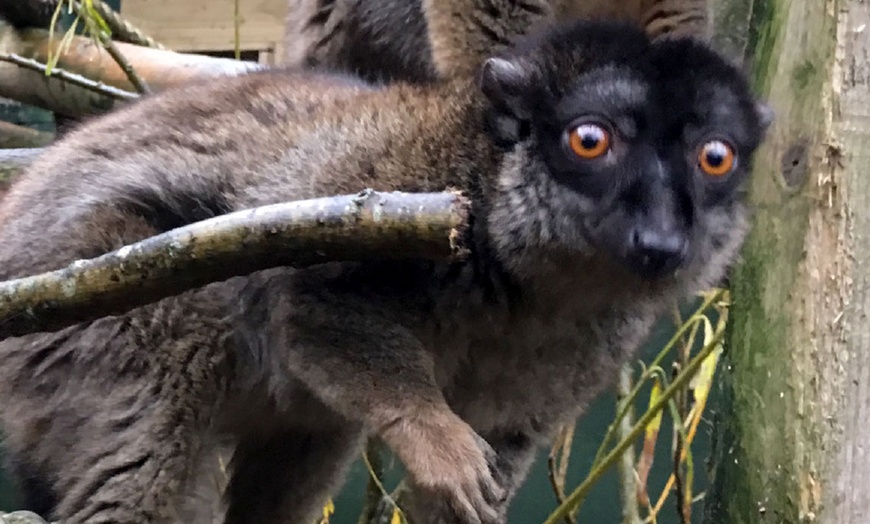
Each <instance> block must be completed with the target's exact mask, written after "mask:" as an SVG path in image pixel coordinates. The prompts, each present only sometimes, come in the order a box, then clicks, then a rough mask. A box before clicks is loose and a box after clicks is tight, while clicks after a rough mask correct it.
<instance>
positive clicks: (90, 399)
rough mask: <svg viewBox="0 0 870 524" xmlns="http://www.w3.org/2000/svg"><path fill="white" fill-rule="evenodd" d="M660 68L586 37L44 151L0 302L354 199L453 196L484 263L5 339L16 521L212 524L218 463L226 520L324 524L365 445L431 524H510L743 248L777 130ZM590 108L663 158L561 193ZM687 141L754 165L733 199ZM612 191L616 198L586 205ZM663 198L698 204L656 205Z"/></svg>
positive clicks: (3, 216) (19, 201)
mask: <svg viewBox="0 0 870 524" xmlns="http://www.w3.org/2000/svg"><path fill="white" fill-rule="evenodd" d="M667 45H671V44H661V43H660V44H655V45H652V44H650V43H649V42H648V41H647V39H646V38H645V37H644V36H643V35H642V33H639V32H635V31H634V30H632V29H631V28H629V27H623V26H610V25H606V24H605V25H600V26H599V25H592V24H581V25H578V26H576V27H575V26H572V27H568V28H561V29H551V30H548V31H547V32H546V33H544V34H543V35H541V36H540V37H538V38H537V39H533V40H531V41H530V42H528V43H526V44H523V46H522V47H521V48H519V49H517V50H515V51H512V52H511V53H508V54H507V55H505V57H504V58H500V59H495V60H491V61H488V62H487V66H486V67H485V68H484V69H483V74H482V76H481V78H480V80H478V79H476V78H457V79H455V80H452V81H450V82H444V83H439V84H437V85H432V86H412V85H405V84H396V85H393V86H390V87H388V88H382V89H377V88H373V87H371V86H369V85H365V84H363V83H361V82H360V81H358V80H354V79H353V78H349V77H340V76H324V75H318V74H315V73H302V72H297V73H280V72H261V73H254V74H249V75H245V76H240V77H234V78H227V79H226V80H225V81H223V82H220V83H217V82H208V81H204V82H200V83H197V84H194V85H189V86H186V87H183V88H178V89H173V90H170V91H166V92H164V93H160V94H157V95H154V96H152V97H148V98H145V99H144V100H142V101H140V102H138V103H136V104H134V105H132V106H130V107H128V108H125V109H122V110H119V111H117V112H115V113H112V114H109V115H106V116H104V117H101V118H98V119H95V120H93V121H91V122H89V123H87V124H85V125H83V126H82V127H81V128H79V129H77V130H75V131H73V132H71V133H70V134H69V135H68V136H67V137H66V138H65V139H64V140H61V141H60V142H58V143H57V144H55V145H53V146H51V147H50V148H49V149H48V150H47V151H46V153H45V154H44V155H43V156H42V157H41V158H40V159H39V160H38V161H37V162H35V163H34V164H33V165H32V167H31V168H30V169H29V170H28V172H27V174H26V175H25V176H24V177H23V179H22V180H21V181H20V182H18V183H17V184H16V185H15V186H14V187H13V188H12V190H11V191H10V193H9V195H8V196H7V198H6V200H5V201H4V202H3V203H2V206H0V278H2V279H6V278H12V277H16V276H21V275H25V274H31V273H35V272H39V271H45V270H49V269H54V268H56V267H59V266H62V265H64V264H67V263H69V262H71V261H73V260H75V259H77V258H82V257H93V256H96V255H98V254H101V253H104V252H106V251H108V250H111V249H116V248H118V247H120V246H122V245H124V244H127V243H130V242H133V241H135V240H138V239H141V238H143V237H146V236H149V235H152V234H154V233H157V232H159V231H164V230H167V229H170V228H173V227H177V226H179V225H182V224H186V223H189V222H191V221H194V220H198V219H202V218H205V217H207V216H211V215H216V214H221V213H225V212H228V211H232V210H238V209H244V208H249V207H252V206H257V205H263V204H268V203H275V202H280V201H286V200H295V199H303V198H308V197H315V196H323V195H330V194H337V193H352V192H356V191H358V190H360V189H362V188H364V187H372V188H375V189H378V190H383V191H389V190H404V191H438V190H442V189H444V188H446V187H448V186H454V187H461V188H464V189H466V190H467V191H468V192H469V194H470V195H471V197H472V199H473V202H474V225H473V234H472V237H471V241H472V246H473V249H472V256H471V257H470V259H469V260H467V261H465V262H463V263H458V264H450V265H448V264H433V263H423V262H419V261H413V260H409V261H406V262H395V263H389V264H386V263H330V264H323V265H319V266H315V267H311V268H308V269H304V270H296V269H293V268H277V269H273V270H269V271H262V272H259V273H255V274H253V275H250V276H248V277H244V278H235V279H231V280H229V281H227V282H223V283H216V284H213V285H210V286H207V287H204V288H202V289H199V290H195V291H191V292H188V293H185V294H183V295H180V296H178V297H174V298H170V299H166V300H163V301H161V302H158V303H156V304H152V305H149V306H147V307H143V308H139V309H137V310H134V311H132V312H130V313H127V314H125V315H121V316H118V317H110V318H105V319H101V320H99V321H96V322H93V323H90V324H85V325H79V326H74V327H71V328H68V329H65V330H63V331H61V332H58V333H51V334H47V333H46V334H34V335H30V336H26V337H20V338H15V339H8V340H5V341H2V342H0V422H2V426H3V430H4V431H5V433H6V435H7V436H8V440H7V445H8V449H9V451H10V455H11V459H12V464H13V466H14V469H15V470H16V472H17V473H18V474H19V479H20V482H21V484H22V486H23V488H24V490H25V492H26V494H27V495H28V497H29V498H28V500H29V501H32V503H33V504H41V505H42V507H44V508H47V509H51V510H52V516H53V517H55V518H61V519H63V520H64V521H65V522H67V523H68V524H77V523H83V522H115V523H134V522H135V523H167V522H179V521H184V522H198V521H208V520H210V519H211V518H213V514H214V512H215V511H220V510H216V509H215V508H214V507H211V504H210V503H203V502H201V501H202V500H208V499H200V498H199V497H200V494H201V493H206V494H205V495H202V496H205V497H208V489H206V488H207V486H205V487H204V482H205V481H204V479H203V476H202V475H203V473H204V472H205V473H208V471H209V469H210V468H209V464H212V465H214V464H216V463H217V461H216V458H215V454H216V453H217V452H218V451H220V450H222V449H228V450H232V451H233V455H232V457H233V458H232V463H231V467H230V480H229V484H228V487H227V492H226V497H227V498H226V500H227V502H228V508H227V510H226V515H227V516H226V522H228V523H229V524H238V523H243V522H251V523H254V522H256V523H264V524H268V523H273V522H274V523H278V522H309V521H310V520H311V519H313V517H314V516H315V515H316V514H317V511H318V508H319V506H320V505H321V504H322V503H323V502H324V500H325V498H326V496H327V495H328V494H329V493H331V492H333V491H334V490H335V489H336V487H337V486H338V485H339V484H340V482H341V480H342V479H343V476H344V473H345V471H346V470H347V467H348V465H349V463H350V461H351V460H352V459H353V457H354V456H355V455H356V453H357V451H358V445H359V443H360V441H361V439H363V438H364V437H365V436H366V435H369V434H375V435H378V436H380V437H381V438H382V439H383V440H384V441H385V442H386V443H387V444H388V445H389V446H390V447H391V449H392V450H393V451H394V452H395V453H396V454H397V455H398V456H399V458H400V459H401V460H402V461H403V462H404V464H405V465H406V467H407V469H408V471H409V473H410V476H411V479H412V480H413V482H414V484H415V485H416V486H417V488H418V489H419V490H420V493H424V494H425V495H426V497H425V499H424V500H423V501H422V502H420V505H419V506H417V507H416V508H412V509H411V514H412V516H414V517H416V521H417V522H421V523H430V524H435V523H446V522H461V523H463V524H466V523H483V524H491V523H495V522H502V521H503V520H504V514H505V512H506V507H507V504H508V502H509V501H510V499H511V497H512V496H513V494H514V493H515V492H516V490H517V488H518V487H519V485H520V484H521V482H522V480H523V478H524V476H525V474H526V471H527V469H528V466H529V464H530V463H531V460H532V456H533V453H534V450H535V448H536V446H538V445H540V444H542V443H543V442H546V440H547V439H548V438H549V437H550V436H551V434H552V432H553V430H554V429H555V428H556V427H558V425H559V424H561V423H564V422H566V421H571V420H573V419H574V418H575V417H576V416H577V415H578V414H579V413H580V412H581V411H582V410H583V409H584V407H585V406H586V405H587V403H588V402H589V401H590V400H591V399H592V398H594V397H595V396H596V395H597V394H598V393H599V392H600V391H601V390H602V389H603V388H604V387H606V386H607V385H608V384H609V383H610V382H611V380H612V378H613V376H614V375H615V372H616V370H617V369H618V367H619V366H620V365H621V364H622V363H624V362H625V361H626V359H628V358H630V357H631V355H632V354H633V352H634V351H635V349H636V348H637V347H638V345H639V344H640V343H641V342H642V341H643V340H644V338H645V337H646V336H647V334H648V332H649V330H650V328H651V326H652V325H653V323H654V321H655V320H656V318H657V316H658V315H659V314H660V313H661V312H662V311H663V310H665V309H666V308H667V307H668V306H669V305H670V304H671V303H672V301H674V300H678V299H681V298H683V297H686V296H688V295H690V294H691V293H693V292H695V291H697V290H699V289H702V288H704V287H706V286H708V285H710V284H712V283H714V282H716V281H718V279H719V278H721V276H722V275H723V274H724V272H725V270H726V268H727V266H728V264H729V263H730V262H731V261H732V260H733V258H734V257H735V255H736V252H737V249H738V247H739V245H740V243H741V241H742V239H743V236H744V233H745V229H746V211H745V209H744V207H743V204H742V202H741V198H740V193H739V186H740V180H742V178H743V177H745V174H746V166H747V165H748V163H749V159H750V157H751V154H752V152H753V150H754V149H755V147H756V146H757V144H758V141H759V140H760V139H761V134H762V133H763V122H762V121H761V118H760V116H759V114H758V113H757V112H756V106H755V103H754V101H753V100H752V97H751V96H750V94H749V92H748V89H747V87H746V84H745V82H744V81H743V80H742V79H741V77H740V75H739V73H737V71H735V70H733V69H732V68H730V67H727V66H726V65H724V64H723V63H722V62H721V61H720V60H719V59H718V58H717V57H716V56H715V55H713V54H712V53H711V52H709V51H706V50H703V49H702V48H700V47H697V46H696V45H694V44H691V43H688V42H681V43H674V44H673V45H674V46H676V47H674V48H668V47H666V46H667ZM481 87H482V88H483V89H482V91H481ZM588 103H592V104H593V105H594V106H595V107H596V111H601V112H603V113H602V115H603V116H602V118H622V117H620V116H619V115H622V114H623V112H625V111H629V110H634V109H636V110H638V111H641V112H643V113H644V114H647V116H648V117H650V118H647V119H646V120H645V121H646V122H648V124H649V125H650V126H651V128H650V129H651V130H650V131H649V133H652V134H651V135H650V136H647V135H638V136H637V137H636V138H635V139H632V140H636V141H635V142H632V141H626V142H625V144H626V146H625V148H624V149H621V151H623V152H622V153H618V154H617V153H614V155H615V156H613V162H615V163H605V164H600V165H599V164H595V165H596V166H599V167H595V168H592V167H588V166H587V167H582V166H586V164H582V166H579V167H578V165H575V164H571V165H572V166H573V167H572V168H571V172H570V173H565V172H563V171H558V172H557V170H556V168H555V167H554V166H557V165H558V164H553V163H552V162H555V161H559V160H558V159H559V158H561V156H559V155H562V154H563V153H559V152H553V150H552V149H550V146H548V145H547V144H551V145H552V144H558V143H559V139H560V137H561V134H560V133H561V131H559V130H560V129H562V127H561V126H564V125H565V124H564V123H563V122H562V121H561V119H563V118H566V116H565V115H563V113H565V112H567V115H568V116H571V115H575V113H576V112H578V111H581V108H582V107H584V104H588ZM632 114H633V113H632ZM560 115H561V116H560ZM652 117H660V118H661V119H663V120H664V121H663V122H656V120H655V118H652ZM571 118H574V117H573V116H571ZM620 122H622V121H621V120H620ZM699 122H700V123H701V124H702V126H706V127H703V128H704V129H707V128H709V129H711V130H713V131H715V132H716V133H720V134H721V133H724V134H725V135H727V136H728V137H729V139H731V140H733V141H734V142H735V144H736V147H738V148H739V151H740V154H741V156H742V162H741V164H740V168H739V169H738V171H737V172H736V173H735V174H734V181H733V184H734V186H733V187H732V186H729V185H727V184H726V185H722V184H719V185H716V186H715V188H714V187H713V186H709V187H708V185H707V184H706V182H704V181H703V179H701V178H699V176H700V175H699V174H698V173H697V172H696V168H695V167H694V164H693V163H692V162H693V161H692V158H693V155H694V151H695V150H694V148H695V147H696V146H697V144H696V140H697V137H695V136H694V135H693V134H692V133H693V132H694V130H695V129H697V125H698V124H699ZM552 125H556V126H557V130H556V131H552V130H550V129H551V127H550V126H552ZM639 129H640V128H639ZM675 130H676V131H677V135H674V134H673V133H674V131H675ZM665 131H667V134H663V133H665ZM554 133H555V134H554ZM629 144H630V145H629ZM559 151H561V150H559ZM650 152H655V154H654V155H653V156H652V157H650V156H648V155H650V154H652V153H650ZM674 152H678V153H679V154H674ZM635 154H638V155H640V157H638V158H643V159H645V160H643V161H642V162H641V163H640V164H637V165H635V164H632V163H631V162H629V161H628V160H627V159H628V158H629V157H626V156H624V155H635ZM554 155H555V156H554ZM560 162H561V161H560ZM638 166H639V167H638ZM663 166H666V167H667V169H666V170H665V171H661V173H662V176H661V177H659V176H657V175H656V174H655V173H657V172H658V171H650V169H655V170H662V169H665V167H663ZM641 168H642V169H641ZM559 169H562V170H563V168H559ZM589 169H592V171H588V170H589ZM599 169H605V170H606V172H607V173H609V175H608V176H607V178H606V179H607V180H611V178H609V177H611V176H612V177H614V178H612V180H613V181H614V182H613V183H608V184H605V185H604V190H605V193H604V194H601V195H598V196H590V195H591V194H592V193H590V191H592V189H589V188H585V186H583V184H586V183H588V181H590V180H596V179H599V178H600V177H601V176H602V173H604V172H599V171H598V170H599ZM638 169H639V170H638ZM668 173H672V175H670V176H674V177H676V176H677V175H676V173H681V175H680V176H681V177H685V178H679V177H678V178H679V180H680V182H676V181H675V180H677V178H674V179H673V180H672V181H671V182H669V184H673V187H671V186H668V187H667V188H665V187H664V186H661V185H660V184H661V183H663V182H662V180H666V179H667V180H670V179H669V178H667V177H666V176H665V175H666V174H668ZM568 175H570V176H568ZM565 176H567V178H560V177H565ZM663 177H664V178H663ZM619 180H622V181H623V182H625V185H623V184H622V183H620V182H618V181H619ZM630 180H634V181H633V182H632V183H630V184H629V183H628V181H630ZM584 181H586V182H584ZM576 184H580V186H576ZM714 189H715V191H714ZM626 191H628V192H631V196H627V195H625V194H624V192H626ZM673 191H676V193H674V194H679V195H681V198H688V199H689V200H690V202H691V205H692V207H691V209H688V208H687V209H683V210H682V211H680V213H682V212H686V213H690V214H691V216H692V220H691V221H690V223H691V226H690V227H689V226H688V225H687V226H686V227H689V229H688V230H687V231H688V233H687V234H688V237H687V238H688V239H689V244H688V245H689V249H688V252H687V255H686V257H685V259H684V260H683V262H682V264H681V265H680V266H679V269H678V271H676V272H669V273H668V274H664V275H659V276H658V277H656V278H649V277H644V276H641V274H639V273H638V272H636V271H635V270H634V269H633V267H632V264H631V263H628V262H626V260H624V258H625V253H624V242H625V236H624V235H623V234H622V233H623V232H624V231H623V229H622V228H623V227H627V226H631V225H632V224H635V225H638V224H639V225H640V226H641V227H646V226H645V225H644V224H646V222H650V223H655V224H657V223H658V221H659V218H657V217H660V216H667V215H669V214H670V213H676V212H677V210H676V208H675V207H674V206H675V205H676V204H674V202H673V201H672V200H673V198H672V196H669V195H671V192H673ZM655 195H660V196H661V199H659V200H655V199H653V200H650V198H653V197H654V196H655ZM636 206H640V207H636ZM626 225H627V226H626Z"/></svg>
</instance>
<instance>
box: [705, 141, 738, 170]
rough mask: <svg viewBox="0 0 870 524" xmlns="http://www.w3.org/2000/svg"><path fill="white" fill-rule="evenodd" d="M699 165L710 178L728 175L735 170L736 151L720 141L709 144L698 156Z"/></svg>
mask: <svg viewBox="0 0 870 524" xmlns="http://www.w3.org/2000/svg"><path fill="white" fill-rule="evenodd" d="M698 165H699V166H701V171H703V172H704V173H707V174H708V175H710V176H716V177H719V176H723V175H727V174H728V173H730V172H731V170H732V169H733V168H734V150H733V149H731V146H729V145H728V144H726V143H725V142H722V141H720V140H713V141H710V142H707V143H706V144H704V146H703V147H702V148H701V152H700V153H699V154H698Z"/></svg>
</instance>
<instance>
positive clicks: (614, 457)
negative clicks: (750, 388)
mask: <svg viewBox="0 0 870 524" xmlns="http://www.w3.org/2000/svg"><path fill="white" fill-rule="evenodd" d="M723 336H724V333H723V332H719V333H717V334H716V336H715V338H714V339H713V340H711V341H710V343H709V344H707V345H706V346H705V347H704V348H703V349H702V350H701V351H700V352H699V353H698V355H696V356H695V358H694V359H692V361H691V362H690V363H689V365H688V366H686V367H685V369H684V370H683V372H682V373H680V376H679V377H677V379H676V380H674V381H673V382H672V383H671V384H670V386H668V387H667V389H665V390H664V391H663V392H662V395H661V397H660V398H659V400H658V402H656V403H655V405H653V406H652V407H651V408H650V409H649V410H647V412H646V413H644V414H643V416H641V417H640V419H639V420H638V421H637V423H636V424H635V425H634V427H633V428H632V430H631V431H630V432H629V433H628V434H627V435H626V437H625V438H624V439H623V440H622V441H621V442H619V444H617V445H616V447H614V448H613V449H612V450H611V451H610V453H608V454H607V455H606V456H605V457H604V458H603V459H602V460H601V462H600V464H599V465H598V466H597V467H595V468H594V469H593V470H592V471H591V472H590V473H589V475H588V476H587V477H586V479H585V480H584V481H583V482H582V483H580V485H579V486H577V488H576V489H575V490H574V491H573V492H572V493H571V494H570V495H568V497H567V498H566V499H565V502H564V503H563V504H561V505H560V506H559V507H558V508H556V509H555V510H554V511H553V512H552V513H551V514H550V516H549V517H547V520H546V521H544V524H556V523H557V522H559V521H560V520H562V519H564V518H565V515H567V514H568V513H570V512H571V511H572V510H573V509H575V508H576V507H577V506H578V505H579V504H580V503H581V502H582V501H583V499H584V498H585V497H586V495H587V494H588V493H589V490H590V489H591V488H592V486H594V485H595V483H596V482H598V480H599V479H600V478H601V476H602V475H604V473H605V472H607V470H609V469H610V468H611V467H612V466H614V465H615V464H616V462H617V461H618V460H619V458H620V457H621V456H622V454H623V453H624V452H625V450H627V449H628V448H629V447H630V446H631V445H632V444H633V443H634V441H635V439H637V438H638V437H639V436H640V435H641V433H643V431H644V429H645V428H646V426H647V424H649V422H650V421H651V420H652V419H653V418H654V417H655V416H656V415H657V414H658V412H659V411H661V410H662V409H664V408H665V407H666V406H667V405H668V403H669V402H670V400H671V399H672V398H673V396H674V395H675V394H676V392H677V391H680V390H681V389H682V388H684V387H685V386H686V384H688V382H689V380H690V379H691V378H692V377H693V376H694V375H695V373H697V371H698V369H699V368H700V367H701V364H702V363H703V362H704V359H705V358H706V357H707V356H708V355H710V353H712V352H713V351H714V350H715V349H716V348H717V347H718V345H719V343H720V342H721V341H722V337H723Z"/></svg>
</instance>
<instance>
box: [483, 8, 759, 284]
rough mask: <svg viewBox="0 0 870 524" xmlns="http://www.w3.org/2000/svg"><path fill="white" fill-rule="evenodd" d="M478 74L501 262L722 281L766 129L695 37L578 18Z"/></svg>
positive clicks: (734, 80) (739, 86) (728, 70)
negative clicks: (584, 264) (663, 35)
mask: <svg viewBox="0 0 870 524" xmlns="http://www.w3.org/2000/svg"><path fill="white" fill-rule="evenodd" d="M480 78H481V84H480V85H481V88H482V91H483V93H484V95H485V96H486V98H487V100H488V104H489V107H488V110H487V114H486V123H487V130H488V133H489V134H490V136H491V137H492V139H493V140H494V141H495V142H496V144H498V145H499V146H500V147H502V148H504V150H505V156H504V161H503V164H502V166H501V168H500V173H499V176H498V179H497V180H496V181H495V182H494V187H493V198H492V199H491V202H492V207H491V209H490V212H489V217H488V228H489V234H490V236H491V238H492V241H493V243H494V245H495V246H496V252H499V251H500V250H502V252H503V254H504V255H505V256H503V257H502V258H503V259H504V260H505V261H506V264H507V265H508V266H509V267H510V266H513V270H515V271H518V272H522V271H524V270H525V271H528V270H529V269H530V268H532V267H534V258H535V257H541V256H542V255H543V256H547V255H548V254H555V253H558V254H559V255H558V256H561V257H563V258H565V257H568V258H571V257H574V258H575V259H576V260H578V261H579V260H584V259H585V260H587V261H589V260H593V261H595V260H597V261H599V262H600V261H602V260H609V261H610V262H615V264H613V266H614V267H619V268H621V269H622V270H624V271H625V274H626V275H627V276H628V277H629V278H632V279H638V280H639V281H641V282H657V281H673V280H674V279H675V278H679V275H680V274H681V272H682V273H685V272H686V270H687V269H691V273H692V275H691V277H689V279H690V280H693V282H692V287H697V286H704V285H709V284H711V283H713V281H715V280H718V279H719V278H721V277H722V274H723V273H724V271H725V269H726V268H727V265H728V264H729V263H730V262H731V260H732V259H733V258H734V256H735V254H736V251H737V249H738V247H739V245H740V244H741V242H742V240H743V236H744V234H745V230H746V222H747V220H746V217H745V215H746V212H745V210H744V207H743V204H742V194H743V191H742V190H741V188H742V187H743V186H744V182H745V181H746V179H747V175H748V171H749V165H750V159H751V157H752V155H753V153H754V151H755V149H756V148H757V147H758V145H759V144H760V142H761V140H762V138H763V136H764V134H765V131H766V127H767V125H768V123H769V116H768V111H767V110H766V109H765V108H764V106H763V105H761V104H760V103H758V102H757V101H756V100H755V98H754V97H753V96H752V94H751V92H750V89H749V87H748V85H747V82H746V80H745V78H744V77H743V75H742V74H741V72H740V71H739V70H738V69H737V68H735V67H734V66H732V65H731V64H729V63H728V62H727V61H726V60H725V59H724V58H723V57H721V56H719V55H718V54H717V53H716V52H714V51H713V50H711V49H710V48H708V47H707V46H705V45H704V44H702V43H699V42H697V41H693V40H690V39H686V38H681V39H671V40H661V41H655V42H652V41H650V40H649V39H648V37H647V36H646V35H645V34H644V33H643V32H642V31H640V30H639V29H636V28H634V27H632V26H629V25H625V24H618V23H600V22H595V23H592V22H578V23H574V24H571V25H567V26H563V27H559V28H556V29H550V30H549V31H546V32H545V33H542V34H540V35H538V36H536V37H532V38H530V39H529V40H527V41H525V42H524V43H521V44H519V45H518V46H517V47H515V48H514V49H512V50H510V51H508V52H506V53H505V54H503V55H501V56H498V57H494V58H490V59H489V60H487V61H486V62H485V64H484V65H483V67H482V69H481V77H480ZM518 246H521V248H522V249H524V250H525V253H526V257H525V259H523V257H517V256H516V255H517V251H518ZM505 250H510V256H506V255H507V253H506V252H505ZM521 276H522V275H521Z"/></svg>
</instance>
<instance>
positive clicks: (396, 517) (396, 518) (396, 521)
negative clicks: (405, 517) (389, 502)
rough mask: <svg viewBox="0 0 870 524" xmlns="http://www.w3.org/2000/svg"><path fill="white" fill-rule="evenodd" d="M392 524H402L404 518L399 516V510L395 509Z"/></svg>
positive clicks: (391, 519)
mask: <svg viewBox="0 0 870 524" xmlns="http://www.w3.org/2000/svg"><path fill="white" fill-rule="evenodd" d="M390 524H402V516H401V515H400V514H399V508H398V507H394V508H393V516H392V517H391V518H390Z"/></svg>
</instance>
